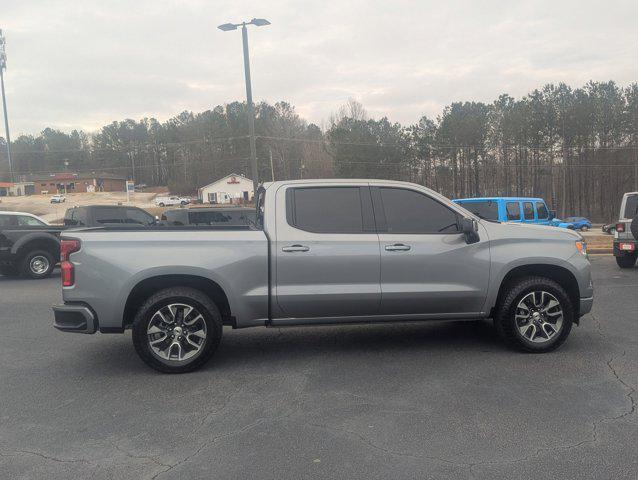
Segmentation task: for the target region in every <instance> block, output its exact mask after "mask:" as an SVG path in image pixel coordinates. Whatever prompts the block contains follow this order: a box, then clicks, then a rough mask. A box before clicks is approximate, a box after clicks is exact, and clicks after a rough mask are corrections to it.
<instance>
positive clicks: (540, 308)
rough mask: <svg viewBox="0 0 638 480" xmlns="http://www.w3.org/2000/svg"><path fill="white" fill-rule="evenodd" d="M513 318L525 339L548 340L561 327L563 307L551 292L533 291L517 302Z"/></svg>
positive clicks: (537, 341)
mask: <svg viewBox="0 0 638 480" xmlns="http://www.w3.org/2000/svg"><path fill="white" fill-rule="evenodd" d="M515 320H516V327H517V328H518V331H519V333H520V334H521V335H522V336H523V338H525V339H526V340H529V341H531V342H534V343H544V342H549V341H550V340H552V339H553V338H554V337H556V336H557V335H558V334H559V332H560V331H561V329H562V327H563V309H562V307H561V305H560V302H559V301H558V299H557V298H556V297H555V296H554V295H552V294H551V293H549V292H546V291H544V290H542V291H533V292H530V293H528V294H527V295H525V296H524V297H523V298H522V299H521V301H520V302H518V305H517V306H516V313H515Z"/></svg>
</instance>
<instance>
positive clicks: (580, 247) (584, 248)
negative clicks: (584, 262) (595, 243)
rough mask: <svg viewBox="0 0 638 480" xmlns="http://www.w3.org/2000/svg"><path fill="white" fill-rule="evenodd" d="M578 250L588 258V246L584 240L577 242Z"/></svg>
mask: <svg viewBox="0 0 638 480" xmlns="http://www.w3.org/2000/svg"><path fill="white" fill-rule="evenodd" d="M576 250H578V251H579V252H580V253H582V254H583V255H585V256H587V244H586V243H585V242H584V241H583V240H579V241H578V242H576Z"/></svg>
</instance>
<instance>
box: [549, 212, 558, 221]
mask: <svg viewBox="0 0 638 480" xmlns="http://www.w3.org/2000/svg"><path fill="white" fill-rule="evenodd" d="M555 218H556V210H550V211H549V219H550V220H554V219H555Z"/></svg>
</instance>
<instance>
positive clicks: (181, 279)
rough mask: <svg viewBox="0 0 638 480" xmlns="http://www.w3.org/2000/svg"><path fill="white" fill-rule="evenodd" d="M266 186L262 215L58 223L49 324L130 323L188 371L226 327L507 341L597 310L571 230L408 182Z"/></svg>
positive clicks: (105, 327) (550, 337)
mask: <svg viewBox="0 0 638 480" xmlns="http://www.w3.org/2000/svg"><path fill="white" fill-rule="evenodd" d="M257 198H258V200H257V221H256V226H235V227H227V228H224V227H187V226H184V227H151V228H131V229H126V228H124V229H123V228H118V229H110V228H108V227H106V228H94V229H85V230H74V231H67V232H65V233H64V234H63V236H62V244H61V257H62V258H61V276H62V284H63V297H64V304H63V305H58V306H54V307H53V311H54V313H55V323H54V326H55V327H56V328H57V329H59V330H62V331H66V332H81V333H95V332H97V331H100V332H102V333H121V332H124V330H125V329H127V328H132V337H133V344H134V346H135V349H136V350H137V353H138V354H139V356H140V357H141V358H142V360H144V361H145V362H146V363H147V364H148V365H150V366H151V367H153V368H155V369H157V370H160V371H163V372H185V371H189V370H193V369H195V368H197V367H199V366H201V365H202V364H204V363H205V362H206V361H207V360H209V358H210V357H211V356H212V355H213V353H214V352H215V350H216V348H217V346H218V344H219V342H220V340H221V336H222V326H223V325H228V326H232V327H233V328H245V327H256V326H277V327H279V326H290V325H317V324H349V323H372V322H404V321H416V320H418V321H427V320H442V319H445V320H457V319H465V320H467V319H473V320H480V319H484V318H493V319H494V323H495V325H496V328H497V330H498V332H499V333H500V334H501V336H502V337H503V338H504V339H505V340H506V341H507V342H508V343H509V344H510V345H512V346H514V347H516V348H518V349H520V350H523V351H528V352H546V351H550V350H553V349H555V348H557V347H558V346H559V345H561V344H562V343H563V342H564V341H565V339H566V338H567V336H568V335H569V332H570V330H571V328H572V324H574V323H578V322H579V318H580V317H581V316H582V315H584V314H586V313H588V312H589V311H590V309H591V307H592V302H593V286H592V282H591V277H590V264H589V261H588V258H587V252H586V245H585V244H584V242H583V241H582V238H581V237H580V235H579V234H577V233H574V232H572V231H569V230H563V229H557V228H553V227H545V226H529V225H520V224H506V223H497V222H493V221H486V220H483V219H480V218H479V217H476V216H474V215H473V214H472V213H470V212H468V211H467V210H465V209H463V208H462V207H461V206H459V205H456V204H454V203H452V202H451V201H449V200H448V199H447V198H445V197H443V196H441V195H439V194H437V193H436V192H433V191H432V190H429V189H427V188H425V187H422V186H419V185H414V184H409V183H403V182H392V181H380V180H330V181H325V180H324V181H318V180H316V181H313V180H303V181H288V182H274V183H269V184H266V185H265V186H264V187H262V188H261V189H260V190H259V192H258V195H257Z"/></svg>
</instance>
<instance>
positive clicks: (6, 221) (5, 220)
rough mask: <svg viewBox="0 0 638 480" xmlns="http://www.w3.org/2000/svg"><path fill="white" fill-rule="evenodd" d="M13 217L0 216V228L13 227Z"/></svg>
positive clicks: (14, 220)
mask: <svg viewBox="0 0 638 480" xmlns="http://www.w3.org/2000/svg"><path fill="white" fill-rule="evenodd" d="M15 226H16V217H15V215H0V227H15Z"/></svg>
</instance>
